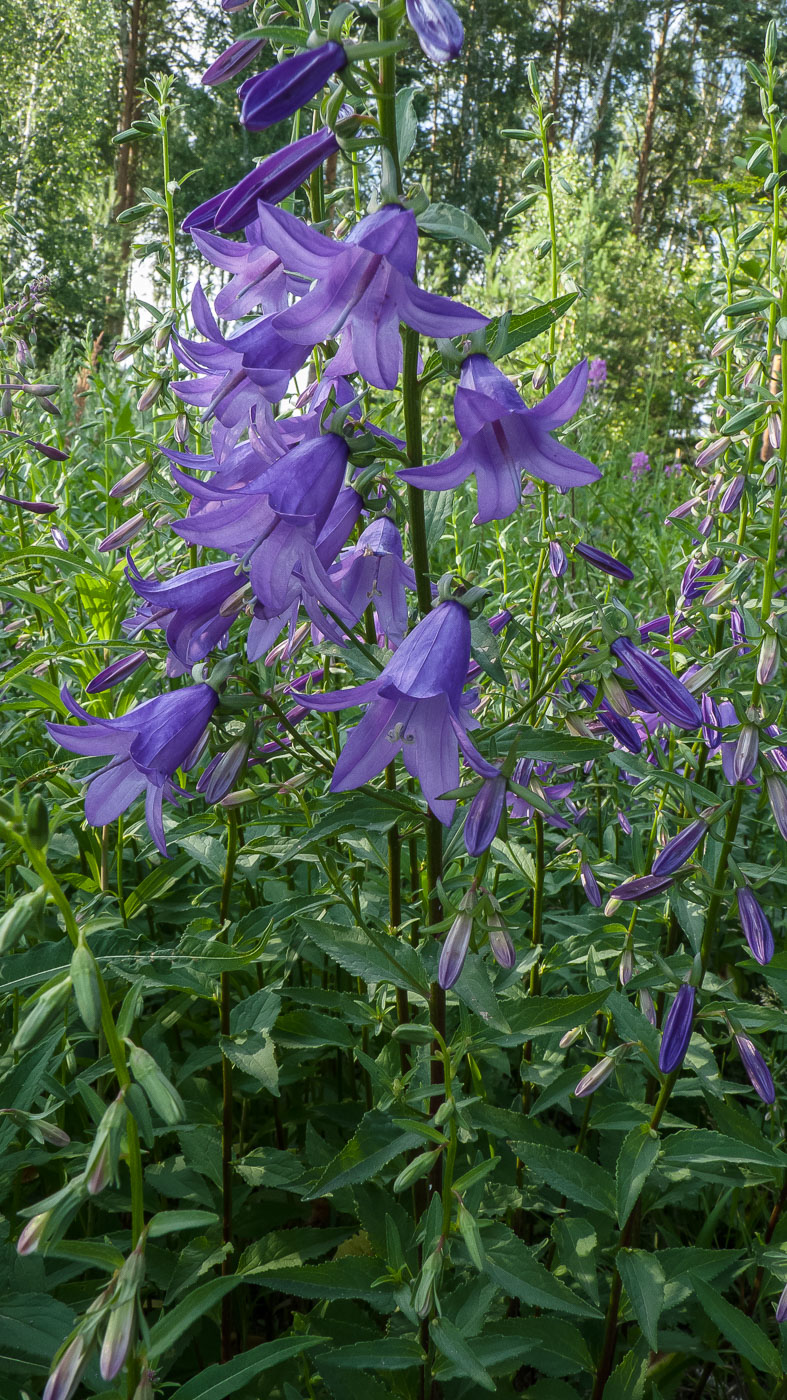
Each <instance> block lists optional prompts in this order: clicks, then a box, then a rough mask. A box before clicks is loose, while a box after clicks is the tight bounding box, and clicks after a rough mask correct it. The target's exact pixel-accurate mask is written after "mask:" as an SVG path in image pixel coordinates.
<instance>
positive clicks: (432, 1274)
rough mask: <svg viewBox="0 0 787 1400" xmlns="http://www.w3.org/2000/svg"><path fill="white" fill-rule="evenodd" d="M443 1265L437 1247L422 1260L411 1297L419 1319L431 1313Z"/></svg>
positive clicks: (440, 1248) (440, 1251) (441, 1248)
mask: <svg viewBox="0 0 787 1400" xmlns="http://www.w3.org/2000/svg"><path fill="white" fill-rule="evenodd" d="M442 1263H443V1247H442V1245H441V1244H440V1245H438V1246H437V1249H435V1250H433V1251H432V1253H431V1254H430V1255H429V1256H428V1258H426V1259H425V1260H424V1265H423V1268H422V1269H421V1275H420V1278H419V1279H418V1284H417V1286H416V1289H415V1293H414V1295H413V1310H414V1311H415V1313H416V1314H417V1316H418V1317H420V1318H426V1317H428V1316H429V1314H430V1312H431V1311H432V1304H433V1302H434V1291H435V1284H436V1283H437V1280H438V1278H439V1276H440V1270H441V1268H442Z"/></svg>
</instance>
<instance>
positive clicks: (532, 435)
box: [285, 313, 601, 524]
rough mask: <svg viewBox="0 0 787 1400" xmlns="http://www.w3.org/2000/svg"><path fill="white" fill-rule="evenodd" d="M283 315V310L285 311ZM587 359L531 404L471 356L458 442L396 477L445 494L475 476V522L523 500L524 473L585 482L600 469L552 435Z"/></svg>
mask: <svg viewBox="0 0 787 1400" xmlns="http://www.w3.org/2000/svg"><path fill="white" fill-rule="evenodd" d="M285 314H287V313H285ZM587 374H588V367H587V360H582V361H581V362H580V363H579V364H578V365H575V366H574V368H573V369H572V370H571V371H570V373H569V374H567V375H566V377H565V379H563V380H561V382H560V384H558V385H557V387H556V388H554V389H553V390H552V392H551V394H547V396H546V398H544V399H542V400H541V401H540V403H537V404H536V405H535V406H534V407H533V408H528V406H527V404H526V403H525V402H524V400H523V399H522V398H521V397H520V395H519V394H518V393H517V391H516V389H515V388H514V386H513V384H512V383H511V381H510V379H508V378H506V376H505V375H504V374H503V372H502V370H499V369H498V368H497V366H496V365H495V364H494V363H493V362H492V360H490V359H489V358H488V356H486V355H469V356H468V358H467V359H466V360H465V362H464V364H463V366H462V373H461V376H460V380H459V388H458V389H457V391H456V396H455V398H454V417H455V419H456V426H457V428H458V429H459V432H460V434H461V436H462V445H461V447H460V448H459V449H458V451H456V452H454V453H453V454H452V456H450V457H446V458H445V459H444V460H443V461H442V462H436V463H435V464H434V465H433V466H425V467H407V468H405V469H404V470H402V471H400V472H399V473H398V475H399V476H400V477H402V479H403V480H404V481H407V482H408V483H409V484H410V485H411V486H417V487H418V488H419V489H420V490H424V491H447V490H450V489H452V488H453V487H455V486H459V485H460V484H461V483H462V482H463V481H465V480H466V479H467V477H468V476H470V475H472V474H473V473H474V474H475V477H476V483H477V487H478V514H477V515H476V516H475V520H474V524H484V523H485V522H486V521H488V520H505V519H506V518H507V516H509V515H512V514H513V512H514V511H515V510H516V509H517V506H518V505H519V503H520V501H521V499H522V474H523V473H524V472H527V473H528V474H529V475H530V476H535V477H538V478H539V480H541V481H548V482H551V483H552V484H553V485H555V486H563V487H570V486H585V485H587V483H588V482H590V481H596V480H597V479H598V478H599V476H600V475H601V473H600V471H599V469H598V467H596V466H594V465H593V463H592V462H589V461H588V460H587V458H586V457H581V456H580V455H579V453H578V452H572V451H571V450H570V448H568V447H564V446H563V445H562V443H559V442H557V441H556V440H555V439H554V438H553V437H552V433H553V431H554V429H555V428H559V427H562V425H563V424H564V423H567V422H568V420H569V419H570V418H573V417H574V414H575V413H577V412H578V410H579V408H580V407H581V404H582V400H583V398H584V396H585V388H586V385H587Z"/></svg>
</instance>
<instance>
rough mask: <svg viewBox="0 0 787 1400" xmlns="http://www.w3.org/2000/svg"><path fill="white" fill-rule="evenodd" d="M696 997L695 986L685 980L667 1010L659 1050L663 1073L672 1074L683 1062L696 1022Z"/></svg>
mask: <svg viewBox="0 0 787 1400" xmlns="http://www.w3.org/2000/svg"><path fill="white" fill-rule="evenodd" d="M695 997H696V991H695V988H694V987H690V986H689V984H688V982H683V983H682V984H681V986H680V987H679V988H678V991H677V994H676V996H675V1000H674V1001H673V1003H672V1006H671V1007H670V1009H669V1011H668V1012H667V1019H666V1021H665V1022H664V1030H663V1032H662V1036H661V1048H660V1050H659V1069H660V1070H661V1072H662V1074H672V1072H673V1070H676V1069H677V1068H678V1066H679V1065H681V1064H682V1063H683V1060H684V1057H685V1055H686V1051H687V1050H688V1048H689V1040H690V1039H691V1028H692V1025H693V1023H694V999H695Z"/></svg>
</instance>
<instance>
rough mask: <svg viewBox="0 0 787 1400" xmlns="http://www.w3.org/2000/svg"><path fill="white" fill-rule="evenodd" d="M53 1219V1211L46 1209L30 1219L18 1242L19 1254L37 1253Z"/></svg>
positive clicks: (17, 1250)
mask: <svg viewBox="0 0 787 1400" xmlns="http://www.w3.org/2000/svg"><path fill="white" fill-rule="evenodd" d="M51 1219H52V1211H51V1210H45V1211H42V1212H41V1214H40V1215H34V1216H33V1218H32V1219H31V1220H28V1222H27V1224H26V1225H25V1227H24V1229H23V1230H22V1233H21V1234H20V1236H19V1239H18V1240H17V1242H16V1252H17V1254H22V1255H26V1254H35V1252H36V1250H37V1249H38V1247H39V1245H40V1244H41V1242H42V1240H43V1239H44V1236H45V1234H46V1231H47V1227H48V1225H49V1223H50V1221H51Z"/></svg>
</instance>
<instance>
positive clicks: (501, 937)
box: [489, 909, 516, 972]
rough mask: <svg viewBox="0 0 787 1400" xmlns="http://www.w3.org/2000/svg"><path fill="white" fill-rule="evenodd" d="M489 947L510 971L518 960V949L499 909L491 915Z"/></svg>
mask: <svg viewBox="0 0 787 1400" xmlns="http://www.w3.org/2000/svg"><path fill="white" fill-rule="evenodd" d="M489 947H490V948H491V950H492V957H493V958H494V960H495V962H496V963H498V964H499V966H500V967H504V968H505V969H506V971H507V972H510V970H511V968H512V967H513V966H514V963H515V962H516V949H515V947H514V942H513V939H512V937H511V934H510V933H509V932H508V929H507V928H506V926H505V924H504V923H503V920H502V918H501V916H500V914H499V912H498V910H497V909H493V910H492V913H491V914H490V915H489Z"/></svg>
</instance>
